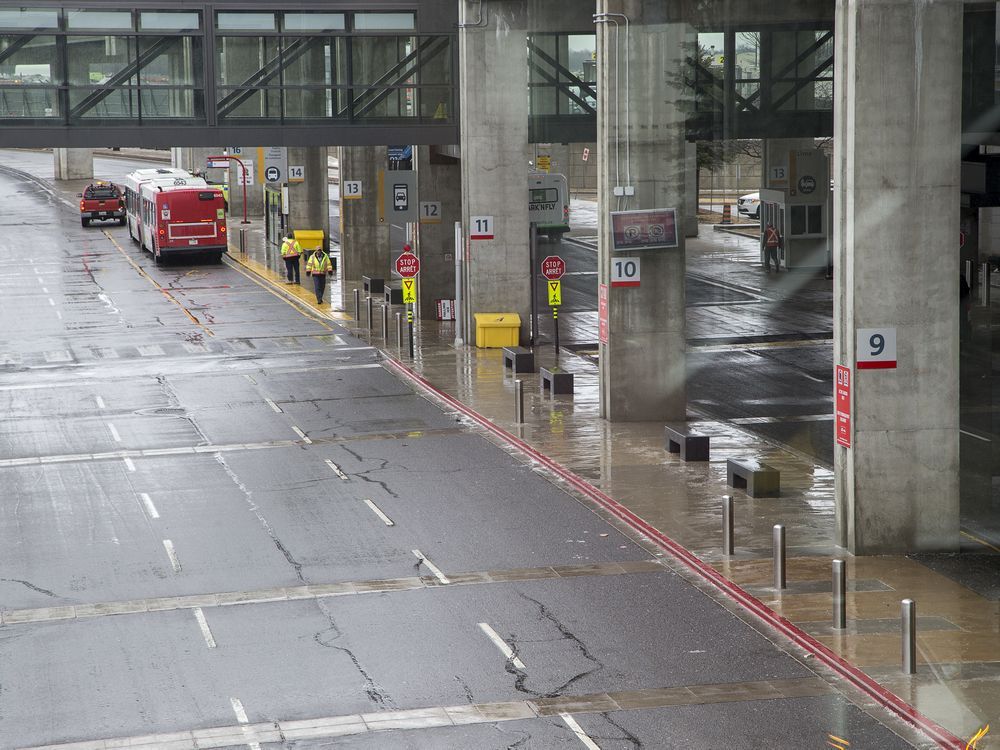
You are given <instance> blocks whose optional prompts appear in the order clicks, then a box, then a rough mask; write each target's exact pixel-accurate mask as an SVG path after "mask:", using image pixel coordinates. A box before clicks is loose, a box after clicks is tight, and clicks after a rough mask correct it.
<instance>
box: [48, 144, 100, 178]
mask: <svg viewBox="0 0 1000 750" xmlns="http://www.w3.org/2000/svg"><path fill="white" fill-rule="evenodd" d="M52 159H53V162H54V164H55V176H56V179H57V180H92V179H93V178H94V152H93V151H91V150H90V149H89V148H54V149H52Z"/></svg>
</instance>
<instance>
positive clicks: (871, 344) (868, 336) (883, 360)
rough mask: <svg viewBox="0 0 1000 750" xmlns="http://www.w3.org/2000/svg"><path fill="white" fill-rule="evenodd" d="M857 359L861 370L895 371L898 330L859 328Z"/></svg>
mask: <svg viewBox="0 0 1000 750" xmlns="http://www.w3.org/2000/svg"><path fill="white" fill-rule="evenodd" d="M857 359H858V369H859V370H895V369H896V329H895V328H859V329H858V340H857Z"/></svg>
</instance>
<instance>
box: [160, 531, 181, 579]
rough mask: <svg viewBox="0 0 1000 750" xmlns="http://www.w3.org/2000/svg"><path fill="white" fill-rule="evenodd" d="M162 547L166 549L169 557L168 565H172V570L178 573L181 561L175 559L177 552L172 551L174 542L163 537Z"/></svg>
mask: <svg viewBox="0 0 1000 750" xmlns="http://www.w3.org/2000/svg"><path fill="white" fill-rule="evenodd" d="M163 548H164V549H165V550H166V551H167V557H169V558H170V565H171V566H172V567H173V569H174V572H175V573H180V572H181V561H180V560H178V559H177V553H176V552H175V551H174V543H173V542H171V541H170V540H169V539H164V540H163Z"/></svg>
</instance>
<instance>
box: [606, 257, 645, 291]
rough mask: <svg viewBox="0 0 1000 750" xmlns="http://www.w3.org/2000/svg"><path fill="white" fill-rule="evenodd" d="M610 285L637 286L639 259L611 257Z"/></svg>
mask: <svg viewBox="0 0 1000 750" xmlns="http://www.w3.org/2000/svg"><path fill="white" fill-rule="evenodd" d="M611 286H639V259H638V258H612V259H611Z"/></svg>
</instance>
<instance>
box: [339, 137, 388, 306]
mask: <svg viewBox="0 0 1000 750" xmlns="http://www.w3.org/2000/svg"><path fill="white" fill-rule="evenodd" d="M339 162H340V185H341V187H343V185H344V182H345V181H347V180H360V181H361V190H362V197H361V198H360V199H357V200H344V194H343V189H341V193H340V236H341V243H340V261H341V264H342V266H343V277H342V278H343V279H344V284H343V294H344V303H345V305H346V304H347V303H348V302H352V303H353V298H352V291H351V290H352V289H354V287H355V286H358V287H360V281H361V277H362V276H379V277H381V278H386V279H387V278H389V268H390V265H389V264H390V263H391V261H390V259H389V255H390V248H389V223H388V222H380V221H379V206H378V200H379V196H378V173H379V170H381V169H385V168H386V165H387V163H388V162H387V157H386V148H385V146H349V147H348V146H345V147H343V148H341V149H340V157H339Z"/></svg>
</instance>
